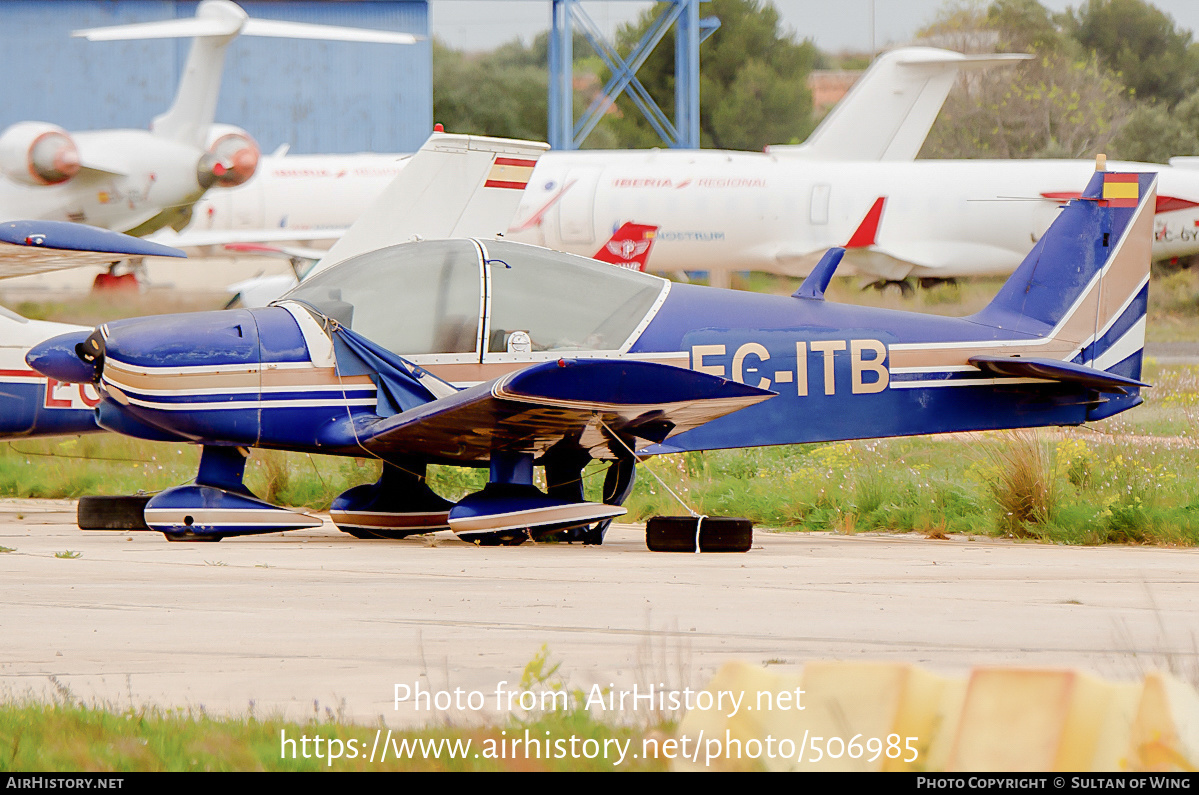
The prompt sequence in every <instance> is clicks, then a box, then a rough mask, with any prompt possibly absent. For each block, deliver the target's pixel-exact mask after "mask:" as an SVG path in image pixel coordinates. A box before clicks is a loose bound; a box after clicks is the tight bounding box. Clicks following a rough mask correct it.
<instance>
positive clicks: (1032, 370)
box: [970, 356, 1149, 395]
mask: <svg viewBox="0 0 1199 795" xmlns="http://www.w3.org/2000/svg"><path fill="white" fill-rule="evenodd" d="M970 364H972V365H974V366H975V367H977V368H978V369H980V370H982V371H983V372H985V373H991V374H993V375H998V376H1007V377H1013V378H1044V379H1048V380H1050V381H1064V382H1067V383H1071V384H1080V385H1082V386H1085V387H1089V388H1091V389H1095V390H1098V391H1099V392H1115V393H1118V394H1121V395H1127V394H1128V393H1129V390H1132V389H1137V388H1139V387H1147V386H1149V384H1146V383H1144V382H1143V381H1137V380H1136V379H1133V378H1125V377H1124V376H1122V375H1116V374H1115V373H1109V372H1105V371H1104V370H1096V369H1095V368H1094V367H1087V366H1086V365H1082V364H1074V363H1073V362H1063V361H1060V360H1058V359H1036V358H1024V357H1011V356H973V357H971V358H970Z"/></svg>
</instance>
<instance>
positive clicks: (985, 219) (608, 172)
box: [189, 150, 1199, 282]
mask: <svg viewBox="0 0 1199 795" xmlns="http://www.w3.org/2000/svg"><path fill="white" fill-rule="evenodd" d="M401 157H402V156H400V155H374V154H370V155H328V156H321V155H307V156H287V157H281V158H275V157H264V158H263V159H262V161H261V163H260V165H259V173H258V174H257V175H256V176H255V177H254V178H253V179H252V180H250V181H249V182H248V183H247V184H245V185H243V186H240V187H237V188H232V189H228V190H223V191H220V192H210V193H209V194H208V195H207V196H206V197H205V198H204V199H203V200H201V202H199V203H198V204H197V205H196V209H197V212H196V213H195V220H194V221H193V223H192V226H191V227H189V231H191V230H204V229H214V230H215V229H220V230H231V231H236V230H251V229H255V228H258V229H271V228H273V229H275V230H283V229H295V230H297V232H302V231H305V230H314V229H315V230H319V229H335V228H345V227H348V226H349V225H350V224H351V223H353V221H354V220H356V218H357V217H358V215H360V214H361V212H362V211H363V210H364V209H365V208H366V206H367V205H368V204H369V203H370V202H371V201H372V200H373V199H374V198H375V197H377V196H378V195H379V193H381V192H382V190H383V188H384V187H385V185H386V184H387V182H388V181H389V180H390V178H391V176H392V175H393V174H394V173H396V172H398V170H399V169H400V168H401V167H402V166H403V164H404V162H405V161H404V160H402V159H400V158H401ZM1094 168H1095V166H1094V163H1092V162H1091V161H1086V160H1003V161H995V160H916V161H900V162H887V161H883V162H878V161H871V162H827V161H821V160H806V159H800V158H795V157H790V156H786V155H771V154H761V153H753V152H724V151H670V150H652V151H625V152H607V151H604V152H547V153H546V154H545V155H544V156H543V157H542V158H541V160H540V162H539V163H538V165H537V168H536V169H535V170H534V172H533V175H532V178H531V179H530V180H529V185H528V188H527V189H526V191H525V194H524V196H523V198H522V201H521V205H520V209H519V210H518V211H517V214H516V217H515V219H514V221H513V225H512V229H510V230H509V232H508V234H507V237H508V239H511V240H517V241H523V242H529V243H536V244H540V245H546V246H548V247H550V248H554V249H558V250H561V251H567V252H571V253H575V254H582V255H585V256H590V255H591V254H592V253H594V251H595V249H596V246H597V245H599V243H601V242H603V241H604V240H606V239H608V238H609V237H610V236H611V235H612V233H613V231H614V230H616V229H618V228H619V227H620V226H621V225H622V224H624V223H625V222H628V221H635V222H638V223H648V224H655V225H657V226H659V227H660V229H659V231H658V233H657V236H656V238H655V240H654V250H653V253H652V254H651V256H650V260H649V265H648V269H649V270H652V271H681V270H687V271H709V272H711V273H712V274H713V278H714V280H715V281H718V282H723V281H725V280H726V279H727V274H729V273H731V272H735V271H744V270H760V271H766V272H771V273H782V274H787V275H803V274H806V273H808V272H809V271H810V270H811V267H812V265H814V264H815V262H816V261H817V259H818V258H819V257H820V255H822V254H823V253H824V252H825V251H826V250H827V249H828V248H830V247H832V246H844V245H846V243H848V242H850V240H851V238H853V237H854V235H855V232H856V231H858V230H859V228H860V227H861V226H862V225H863V220H864V219H865V218H866V216H867V214H868V212H869V211H870V209H871V207H872V205H874V203H875V202H876V201H878V199H880V198H882V199H883V200H884V202H883V207H882V213H881V215H880V217H879V220H878V223H877V227H876V229H875V230H874V234H873V235H872V236H870V238H871V239H870V240H868V241H861V242H864V243H867V244H865V245H858V246H856V247H850V248H849V251H848V253H847V254H846V258H845V264H847V265H851V266H852V267H853V268H854V269H855V270H856V271H857V272H858V273H860V274H863V275H868V276H872V277H877V278H882V279H902V278H905V277H907V276H916V277H944V278H948V277H959V276H974V275H988V274H1002V273H1009V272H1011V270H1012V269H1013V268H1015V266H1016V265H1017V264H1019V263H1020V261H1021V260H1022V259H1023V257H1024V255H1025V254H1027V253H1028V250H1029V249H1030V248H1031V247H1032V245H1033V243H1034V242H1036V240H1038V239H1039V238H1040V236H1041V235H1042V234H1043V233H1044V231H1045V230H1046V229H1047V228H1048V226H1049V224H1050V223H1052V221H1053V219H1054V218H1055V217H1056V216H1057V212H1058V208H1059V206H1060V204H1059V199H1061V200H1063V201H1064V197H1067V196H1069V195H1072V191H1071V186H1074V185H1079V184H1083V183H1085V181H1086V179H1087V175H1088V174H1089V173H1090V172H1091V171H1093V170H1094ZM1110 168H1112V169H1120V170H1135V169H1141V170H1154V171H1157V172H1158V173H1159V174H1160V181H1159V186H1160V187H1159V192H1160V195H1161V197H1162V198H1161V200H1160V201H1159V212H1158V213H1157V215H1156V218H1155V232H1156V234H1155V241H1154V247H1153V255H1154V258H1155V259H1157V260H1163V259H1170V258H1173V257H1184V256H1190V255H1194V254H1199V225H1197V224H1199V170H1194V169H1183V168H1173V167H1170V166H1164V165H1152V164H1140V163H1138V164H1127V163H1116V162H1113V163H1111V164H1110ZM1171 207H1174V208H1175V209H1170V208H1171ZM299 237H302V235H299Z"/></svg>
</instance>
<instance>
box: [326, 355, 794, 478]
mask: <svg viewBox="0 0 1199 795" xmlns="http://www.w3.org/2000/svg"><path fill="white" fill-rule="evenodd" d="M774 394H775V393H773V392H770V391H768V390H765V389H758V388H757V387H752V386H747V385H745V384H740V383H737V382H735V381H728V380H725V379H723V378H718V377H716V376H712V375H708V374H706V373H699V372H694V371H692V370H685V369H682V368H679V367H671V366H669V365H663V364H655V363H652V362H641V361H628V360H615V359H559V360H557V361H550V362H543V363H540V364H534V365H530V366H529V367H526V368H524V369H523V370H519V371H517V372H515V373H510V374H508V375H506V376H503V377H501V378H498V379H496V380H494V381H489V382H487V383H483V384H479V385H477V386H474V387H470V388H468V389H464V390H462V391H461V392H458V393H456V394H453V395H449V396H446V397H443V398H441V399H439V400H435V401H432V402H430V403H427V404H425V405H423V406H420V407H417V408H414V409H411V410H408V411H404V412H402V413H400V414H395V415H393V416H391V417H388V418H386V419H384V420H380V421H379V422H376V423H374V424H373V425H370V426H367V427H359V428H356V429H350V428H346V430H345V431H344V432H345V433H346V434H348V435H349V436H350V439H349V441H350V442H351V443H353V444H356V445H358V444H360V445H361V446H362V447H364V448H365V449H367V450H370V451H372V452H375V453H379V454H385V453H387V452H390V451H404V452H405V453H407V454H414V453H419V454H421V455H425V456H429V457H430V458H432V459H434V460H449V461H470V462H479V461H486V460H488V459H489V458H490V456H491V453H492V452H493V451H505V452H521V453H525V452H529V453H534V454H541V453H544V452H545V451H546V450H548V449H549V448H550V447H553V446H554V445H556V444H559V443H565V444H567V445H574V446H577V447H578V448H580V449H585V450H589V451H591V452H592V455H593V456H594V457H600V458H611V457H614V456H615V455H618V454H620V453H621V450H622V446H621V443H620V442H618V441H615V440H613V439H612V437H611V434H614V433H615V434H620V435H621V436H622V437H628V438H632V437H636V438H640V439H645V440H648V441H652V442H660V441H662V440H663V439H666V438H668V437H670V436H673V435H675V434H677V433H682V432H684V431H688V430H691V429H692V428H696V427H698V426H700V425H702V424H704V423H706V422H709V421H711V420H714V419H717V418H718V417H722V416H724V415H726V414H730V413H732V412H734V411H737V410H738V409H742V408H745V407H747V406H752V405H754V404H756V403H760V402H762V401H763V400H767V399H769V398H771V397H773V396H774ZM464 428H469V429H470V430H469V431H464V430H463V429H464ZM344 441H345V440H343V439H340V438H338V439H334V438H330V439H328V442H329V443H331V444H341V443H344Z"/></svg>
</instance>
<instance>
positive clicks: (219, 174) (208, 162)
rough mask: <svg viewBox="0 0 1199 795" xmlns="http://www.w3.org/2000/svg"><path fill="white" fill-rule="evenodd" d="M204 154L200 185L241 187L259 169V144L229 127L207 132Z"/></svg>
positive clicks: (216, 125) (214, 127) (238, 128)
mask: <svg viewBox="0 0 1199 795" xmlns="http://www.w3.org/2000/svg"><path fill="white" fill-rule="evenodd" d="M207 147H208V149H207V151H206V152H205V155H204V157H203V158H201V159H200V165H199V169H200V172H201V174H200V184H201V185H204V186H205V187H208V186H211V185H217V186H220V187H222V188H232V187H234V186H235V185H241V184H242V183H244V182H245V181H246V180H248V179H249V178H250V177H252V176H254V172H255V171H256V170H257V169H258V158H259V156H260V152H259V149H258V144H257V142H255V140H254V139H253V138H252V137H251V136H250V134H249V133H248V132H246V131H245V130H243V129H241V128H240V127H234V126H232V125H229V124H214V125H212V126H211V127H209V129H208V141H207Z"/></svg>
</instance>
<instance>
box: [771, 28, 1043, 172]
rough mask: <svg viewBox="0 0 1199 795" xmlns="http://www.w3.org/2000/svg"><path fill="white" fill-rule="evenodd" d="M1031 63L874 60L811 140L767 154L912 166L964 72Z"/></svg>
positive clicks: (944, 56)
mask: <svg viewBox="0 0 1199 795" xmlns="http://www.w3.org/2000/svg"><path fill="white" fill-rule="evenodd" d="M1031 57H1032V56H1031V55H1009V54H998V55H962V54H961V53H958V52H953V51H951V50H937V49H933V48H931V47H905V48H903V49H899V50H892V51H891V52H888V53H884V54H883V55H880V56H879V57H878V58H877V59H875V61H874V63H873V64H871V66H870V68H869V69H868V70H866V73H865V74H863V75H862V76H861V77H860V78H859V79H858V82H857V83H855V84H854V86H853V88H851V89H850V91H849V93H848V94H846V95H845V97H844V98H842V100H841V101H840V102H838V103H837V104H836V106H834V107H833V109H832V111H831V112H830V113H829V114H828V116H826V117H825V118H824V121H822V122H820V126H818V127H817V128H816V130H815V131H814V132H813V133H812V134H811V135H810V136H808V140H806V141H805V142H804V143H802V144H800V145H798V146H769V147H767V148H766V151H767V152H768V153H770V154H773V155H784V156H787V157H802V158H804V159H807V160H913V159H915V157H916V154H917V153H918V152H919V151H920V147H922V146H924V139H925V138H926V137H928V131H929V129H930V128H932V126H933V121H934V120H936V118H937V114H938V113H940V112H941V106H942V105H943V104H945V97H947V96H949V89H950V88H952V87H953V82H954V80H956V79H957V76H958V72H959V71H961V70H966V69H982V68H986V67H989V66H997V65H1001V64H1010V63H1014V62H1016V61H1022V60H1027V59H1028V58H1031Z"/></svg>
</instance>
